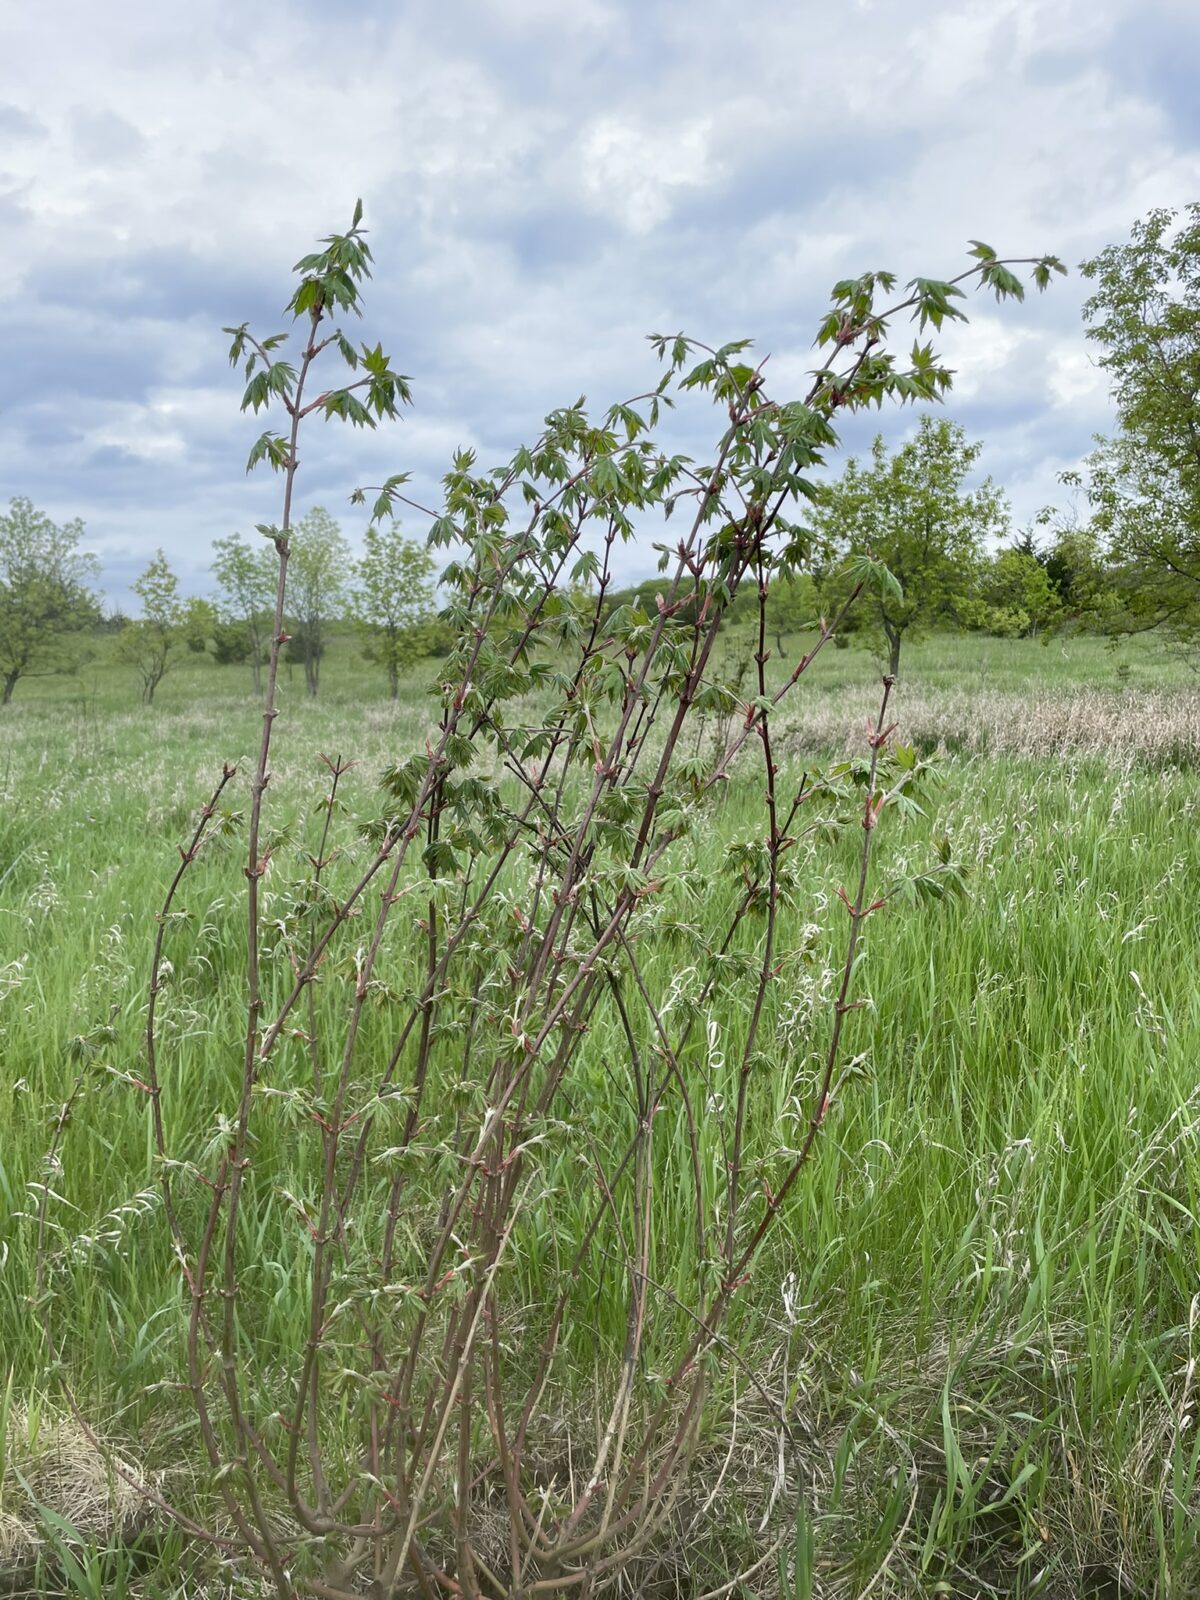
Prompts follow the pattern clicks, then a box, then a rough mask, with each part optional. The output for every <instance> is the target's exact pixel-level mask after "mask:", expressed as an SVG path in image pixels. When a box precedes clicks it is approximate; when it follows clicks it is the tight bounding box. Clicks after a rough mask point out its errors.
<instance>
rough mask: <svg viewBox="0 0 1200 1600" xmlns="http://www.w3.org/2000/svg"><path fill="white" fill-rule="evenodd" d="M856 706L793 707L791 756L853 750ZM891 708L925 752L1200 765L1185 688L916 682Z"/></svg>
mask: <svg viewBox="0 0 1200 1600" xmlns="http://www.w3.org/2000/svg"><path fill="white" fill-rule="evenodd" d="M863 700H864V697H863V695H862V692H861V691H860V690H854V689H846V690H843V691H839V692H838V693H836V694H832V695H829V696H828V697H826V698H824V699H815V698H814V699H813V700H810V701H809V702H807V703H806V704H803V705H802V706H800V707H798V712H799V714H798V715H797V716H796V717H795V718H794V719H789V721H788V727H787V732H788V737H789V740H790V741H791V743H792V748H793V749H794V750H796V751H802V750H816V751H828V750H850V749H858V748H860V747H861V744H862V719H863V710H862V707H863ZM893 705H894V707H895V712H896V715H897V716H898V718H899V720H900V729H901V736H902V737H903V738H904V739H905V740H907V741H908V742H909V743H913V744H916V745H917V746H918V747H919V748H921V749H925V750H935V749H939V748H941V749H945V750H948V751H952V752H958V751H961V752H964V753H967V754H972V755H982V754H991V755H1014V756H1029V757H1042V758H1044V757H1046V756H1048V755H1060V754H1061V755H1074V756H1087V755H1096V756H1104V757H1106V758H1107V759H1114V758H1115V759H1116V760H1118V761H1120V760H1121V758H1122V757H1125V758H1128V759H1132V760H1143V761H1149V762H1151V763H1153V764H1154V765H1164V764H1177V765H1180V766H1192V765H1197V764H1200V691H1195V690H1190V689H1183V688H1180V689H1152V690H1133V689H1126V690H1118V691H1107V690H1103V689H1084V690H1063V689H1056V690H1046V691H1040V692H1039V691H1032V692H1029V693H1027V694H1022V695H1015V694H1012V693H1011V692H1007V691H1004V690H983V691H981V690H978V689H967V688H962V689H944V688H931V687H929V686H927V685H925V684H922V683H921V682H920V681H914V682H912V683H903V682H902V683H900V684H899V685H898V686H897V689H896V693H895V697H894V700H893Z"/></svg>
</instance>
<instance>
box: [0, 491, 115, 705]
mask: <svg viewBox="0 0 1200 1600" xmlns="http://www.w3.org/2000/svg"><path fill="white" fill-rule="evenodd" d="M82 538H83V523H82V522H81V521H80V520H79V519H78V518H75V519H74V520H72V521H71V522H65V523H62V524H58V523H55V522H52V521H51V519H50V518H49V517H48V516H46V514H45V513H44V512H42V511H39V510H37V508H36V507H35V506H34V505H33V503H32V501H30V500H28V499H26V498H25V497H24V496H17V497H16V498H15V499H13V500H11V501H10V502H9V507H8V510H7V512H5V513H3V514H2V515H0V704H3V705H7V704H8V703H9V701H10V700H11V699H12V697H13V690H14V689H15V688H16V686H17V684H18V683H19V682H20V680H21V679H22V678H32V677H43V676H45V675H46V674H48V673H54V672H63V671H67V670H69V669H70V668H71V667H72V666H73V665H74V664H75V662H76V660H77V656H76V655H75V654H74V653H73V652H72V649H71V645H72V641H73V640H75V639H77V638H78V635H79V633H80V630H81V629H83V628H85V627H87V626H89V625H90V624H92V623H94V622H95V621H96V620H97V618H98V617H99V615H100V610H99V605H98V603H97V601H96V597H95V596H94V595H93V594H92V593H91V591H90V590H89V588H88V583H89V581H91V580H93V579H94V578H95V577H96V573H97V563H96V558H95V557H94V556H92V555H89V554H88V553H87V552H86V551H82V550H80V548H79V542H80V540H81V539H82Z"/></svg>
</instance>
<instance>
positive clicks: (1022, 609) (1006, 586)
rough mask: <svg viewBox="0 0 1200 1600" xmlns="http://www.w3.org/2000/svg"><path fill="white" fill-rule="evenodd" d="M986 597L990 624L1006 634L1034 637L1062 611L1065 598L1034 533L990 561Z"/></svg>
mask: <svg viewBox="0 0 1200 1600" xmlns="http://www.w3.org/2000/svg"><path fill="white" fill-rule="evenodd" d="M983 599H984V603H985V604H986V606H987V608H988V611H987V626H988V628H989V629H990V631H991V632H992V633H998V634H1001V635H1003V636H1004V637H1005V638H1013V639H1029V638H1033V637H1034V636H1035V635H1036V634H1039V633H1042V632H1044V631H1045V630H1046V629H1048V628H1051V627H1053V625H1054V623H1055V622H1056V621H1057V620H1058V618H1059V617H1060V616H1061V615H1062V610H1063V603H1062V599H1061V598H1060V596H1059V593H1058V589H1057V587H1056V586H1055V584H1054V581H1053V579H1052V578H1051V576H1050V574H1049V572H1048V570H1047V566H1046V558H1045V557H1044V556H1043V554H1042V552H1041V551H1040V550H1039V549H1038V548H1037V546H1036V544H1035V543H1034V541H1033V537H1032V535H1031V534H1026V535H1023V536H1022V537H1021V538H1020V539H1018V540H1017V541H1016V542H1015V543H1014V544H1012V545H1010V546H1009V547H1008V549H1006V550H1000V551H998V552H997V554H996V556H995V557H994V559H993V560H992V561H991V562H990V563H989V564H988V566H987V568H986V570H985V572H984V575H983Z"/></svg>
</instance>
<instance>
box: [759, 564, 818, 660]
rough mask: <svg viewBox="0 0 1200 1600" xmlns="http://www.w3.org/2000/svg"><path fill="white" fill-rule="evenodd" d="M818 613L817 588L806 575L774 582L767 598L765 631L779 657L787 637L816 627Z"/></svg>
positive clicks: (800, 574) (802, 574)
mask: <svg viewBox="0 0 1200 1600" xmlns="http://www.w3.org/2000/svg"><path fill="white" fill-rule="evenodd" d="M820 609H821V607H820V602H819V600H818V598H817V586H816V584H815V583H814V582H813V580H812V578H811V577H810V575H809V574H808V573H807V572H799V573H797V574H796V575H795V576H794V577H791V578H784V579H777V580H776V581H775V582H774V583H773V584H772V585H771V588H770V591H769V593H768V595H767V627H768V629H769V630H770V631H771V632H772V633H773V634H774V635H775V647H776V649H777V650H778V651H779V654H780V655H782V654H783V650H784V639H785V638H786V636H787V635H788V634H793V633H801V632H803V631H804V630H805V629H806V628H813V627H815V626H816V624H817V618H818V614H819V612H820Z"/></svg>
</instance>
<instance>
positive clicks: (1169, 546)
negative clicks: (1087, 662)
mask: <svg viewBox="0 0 1200 1600" xmlns="http://www.w3.org/2000/svg"><path fill="white" fill-rule="evenodd" d="M1082 270H1083V272H1084V274H1085V275H1086V276H1087V277H1089V278H1091V279H1092V280H1093V281H1094V283H1095V285H1096V288H1095V293H1094V294H1093V295H1092V296H1091V298H1090V299H1089V300H1088V301H1087V303H1086V304H1085V306H1084V317H1085V318H1086V320H1087V322H1088V324H1089V326H1088V337H1089V338H1091V339H1094V340H1096V342H1097V343H1098V344H1100V345H1102V346H1103V347H1104V354H1103V355H1102V356H1101V358H1100V365H1101V366H1102V367H1104V368H1105V369H1106V370H1107V371H1108V373H1109V375H1110V377H1111V379H1112V393H1113V399H1114V400H1115V401H1116V405H1117V418H1118V423H1119V431H1118V432H1117V434H1116V435H1115V436H1114V437H1113V438H1111V439H1106V440H1102V441H1101V443H1100V446H1099V448H1098V450H1097V451H1096V452H1095V454H1094V455H1093V456H1092V457H1091V459H1090V462H1089V466H1090V468H1091V474H1090V482H1089V485H1088V490H1089V495H1090V498H1091V501H1092V507H1093V515H1094V522H1095V526H1096V529H1097V531H1098V533H1099V535H1100V537H1101V539H1102V541H1103V542H1104V544H1105V547H1106V549H1107V551H1108V553H1109V555H1110V557H1111V559H1112V561H1113V563H1114V566H1115V568H1116V573H1115V577H1116V580H1117V584H1118V589H1119V592H1120V595H1121V598H1122V602H1123V609H1124V614H1125V615H1124V624H1123V625H1124V626H1125V628H1126V629H1135V628H1137V629H1143V628H1155V627H1164V626H1165V627H1167V628H1169V629H1171V630H1172V631H1173V632H1175V633H1176V634H1179V635H1182V636H1184V637H1189V638H1191V637H1195V636H1197V635H1198V634H1200V202H1197V203H1193V204H1191V205H1189V206H1187V207H1186V208H1185V210H1184V211H1183V213H1182V215H1180V214H1179V213H1177V212H1175V211H1168V210H1162V209H1160V210H1156V211H1151V212H1150V213H1149V215H1148V216H1147V217H1146V218H1145V220H1144V221H1140V222H1137V223H1135V224H1134V227H1133V231H1132V235H1131V238H1130V241H1129V243H1128V244H1123V245H1110V246H1109V247H1108V249H1106V250H1103V251H1101V253H1100V254H1099V255H1098V256H1096V257H1094V258H1093V259H1092V260H1091V261H1085V262H1084V263H1083V268H1082Z"/></svg>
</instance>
